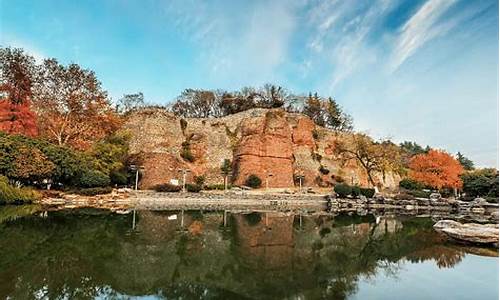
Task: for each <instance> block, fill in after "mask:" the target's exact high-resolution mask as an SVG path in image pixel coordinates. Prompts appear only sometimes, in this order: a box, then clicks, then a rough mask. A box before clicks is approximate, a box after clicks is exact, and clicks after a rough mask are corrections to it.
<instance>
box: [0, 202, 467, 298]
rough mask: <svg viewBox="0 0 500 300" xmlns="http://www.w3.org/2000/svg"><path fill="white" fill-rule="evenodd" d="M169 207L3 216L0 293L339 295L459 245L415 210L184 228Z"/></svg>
mask: <svg viewBox="0 0 500 300" xmlns="http://www.w3.org/2000/svg"><path fill="white" fill-rule="evenodd" d="M2 213H3V212H2V211H0V215H1V214H2ZM171 214H172V213H158V212H139V214H138V226H137V231H134V232H132V231H130V229H129V228H130V225H131V218H132V216H130V215H127V216H123V215H110V214H109V213H107V212H105V211H86V212H82V213H78V211H73V212H51V213H49V216H48V217H47V218H40V217H36V216H33V217H24V218H19V219H12V220H10V221H7V222H4V223H2V224H1V225H0V236H1V238H0V249H1V250H0V251H1V253H0V254H1V255H0V298H6V297H7V296H10V297H12V298H14V299H30V298H34V295H35V294H36V293H39V292H40V291H43V293H45V295H46V296H47V297H48V298H51V299H52V298H58V297H59V298H64V297H66V298H71V299H73V298H77V299H92V298H95V297H96V296H97V295H101V296H102V297H103V298H105V297H107V296H109V297H111V296H112V295H116V296H117V297H120V295H132V296H134V295H160V296H161V295H163V296H166V297H168V298H174V299H175V298H179V297H180V296H185V297H186V298H189V297H191V298H202V297H213V298H226V299H236V298H245V297H246V298H254V299H266V298H267V299H269V298H272V299H274V298H290V297H295V296H296V297H303V298H307V299H345V298H347V297H348V296H349V295H351V294H352V293H354V292H356V289H357V282H358V281H359V280H360V278H361V277H363V278H365V277H367V278H370V277H372V276H374V275H376V274H377V273H378V272H386V273H389V274H392V275H394V276H395V275H396V274H397V273H398V263H397V262H398V261H400V260H401V259H402V258H405V257H406V258H407V259H408V260H410V261H414V262H420V261H422V260H425V259H434V260H436V262H437V263H438V265H440V266H453V265H454V264H456V263H457V262H459V261H460V259H462V257H463V255H464V252H465V250H463V251H462V250H460V249H462V248H456V250H453V251H452V250H450V249H449V248H447V247H446V246H445V245H444V244H443V243H442V240H441V239H440V237H439V236H438V235H437V234H436V233H435V232H434V231H433V229H432V222H430V221H427V220H425V219H394V218H385V220H384V219H382V220H381V222H380V223H379V224H378V225H376V224H375V222H374V221H375V218H373V216H368V217H364V218H349V217H346V216H342V217H340V218H333V217H332V216H320V217H303V218H302V222H301V223H302V226H299V225H298V224H297V219H296V218H295V222H294V217H293V216H292V215H287V214H274V215H273V214H268V215H267V217H266V215H265V214H260V215H258V216H255V215H252V216H243V215H238V214H234V215H233V216H234V218H230V221H231V223H232V225H231V228H223V227H220V224H221V220H222V213H205V214H203V216H202V218H198V217H193V215H191V214H189V213H186V214H185V219H184V228H185V229H187V228H189V227H190V226H191V227H192V228H194V227H196V228H198V227H199V226H201V227H202V230H197V231H196V235H193V234H192V232H191V233H190V232H189V231H188V230H184V231H180V230H179V227H180V223H179V219H178V220H177V221H168V219H167V218H168V216H169V215H171ZM195 219H197V220H195ZM196 222H199V223H196ZM193 224H195V225H193ZM198 229H200V228H198ZM229 229H231V230H229ZM382 229H383V230H382ZM467 251H468V250H467Z"/></svg>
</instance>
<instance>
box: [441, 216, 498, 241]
mask: <svg viewBox="0 0 500 300" xmlns="http://www.w3.org/2000/svg"><path fill="white" fill-rule="evenodd" d="M434 229H435V230H436V231H437V232H440V233H443V234H445V235H446V236H448V237H449V238H451V239H453V240H457V241H462V242H468V243H475V244H495V245H497V244H498V224H476V223H465V224H462V223H459V222H456V221H453V220H441V221H439V222H437V223H436V224H434Z"/></svg>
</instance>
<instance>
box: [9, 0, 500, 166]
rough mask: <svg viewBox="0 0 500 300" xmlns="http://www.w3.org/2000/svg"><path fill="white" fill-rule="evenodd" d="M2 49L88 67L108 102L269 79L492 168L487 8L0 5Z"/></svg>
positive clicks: (457, 0)
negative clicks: (135, 95) (131, 95)
mask: <svg viewBox="0 0 500 300" xmlns="http://www.w3.org/2000/svg"><path fill="white" fill-rule="evenodd" d="M0 19H1V24H0V31H1V34H0V43H1V44H3V45H11V46H17V47H23V48H25V49H26V50H28V51H29V52H30V53H32V54H33V55H35V57H36V58H38V59H40V58H43V57H47V56H49V57H57V58H58V59H60V60H61V61H62V62H64V63H68V62H77V63H79V64H81V65H82V66H84V67H86V68H90V69H93V70H95V71H96V73H97V76H98V77H99V79H101V80H102V82H103V86H104V88H105V89H106V90H108V91H109V92H110V94H111V96H112V97H113V98H114V99H117V98H119V97H121V95H123V94H124V93H133V92H137V91H142V92H144V95H145V97H146V99H147V100H148V101H150V102H154V103H162V104H165V103H167V102H168V101H171V100H172V99H173V98H174V97H175V96H177V95H179V94H180V92H181V91H182V90H183V89H185V88H207V89H216V88H222V89H226V90H234V89H238V88H240V87H242V86H248V85H261V84H263V83H265V82H274V83H277V84H281V85H284V86H286V87H289V88H290V89H291V90H292V91H294V92H296V93H307V92H309V91H318V92H319V93H320V94H322V95H330V96H334V97H336V98H337V99H338V101H339V102H340V103H341V104H343V105H344V106H345V107H346V109H347V110H348V112H350V113H351V114H352V115H353V116H354V120H355V125H356V128H357V129H358V130H362V131H369V132H370V133H371V134H373V135H375V136H377V137H387V136H390V137H393V138H394V139H395V140H397V141H401V140H404V139H410V140H415V141H416V142H418V143H420V144H423V145H424V146H425V145H426V144H430V145H431V146H434V147H437V148H444V149H447V150H448V151H450V152H453V153H456V152H457V151H461V152H463V153H464V154H465V155H466V156H470V157H471V158H472V159H473V160H474V161H476V163H477V164H478V165H483V166H494V165H496V164H497V153H498V147H497V143H498V142H497V141H498V139H497V107H498V106H497V97H498V92H497V83H498V71H497V69H498V1H496V0H484V1H469V0H399V1H395V0H390V1H387V0H360V1H355V3H353V2H352V1H320V0H311V1H295V2H292V1H285V0H276V1H230V0H215V1H191V0H178V1H52V0H39V1H30V0H17V1H2V2H1V15H0Z"/></svg>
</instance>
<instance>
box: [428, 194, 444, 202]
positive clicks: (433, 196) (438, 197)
mask: <svg viewBox="0 0 500 300" xmlns="http://www.w3.org/2000/svg"><path fill="white" fill-rule="evenodd" d="M429 199H431V201H441V194H440V193H432V194H430V196H429Z"/></svg>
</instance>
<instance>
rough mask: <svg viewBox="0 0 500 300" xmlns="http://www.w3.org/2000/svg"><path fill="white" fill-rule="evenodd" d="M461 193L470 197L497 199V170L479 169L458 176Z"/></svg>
mask: <svg viewBox="0 0 500 300" xmlns="http://www.w3.org/2000/svg"><path fill="white" fill-rule="evenodd" d="M460 178H461V179H462V182H463V188H462V189H463V191H464V192H465V193H466V194H467V196H472V197H484V196H490V197H498V170H496V169H479V170H474V171H471V172H465V173H464V174H462V175H461V176H460Z"/></svg>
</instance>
